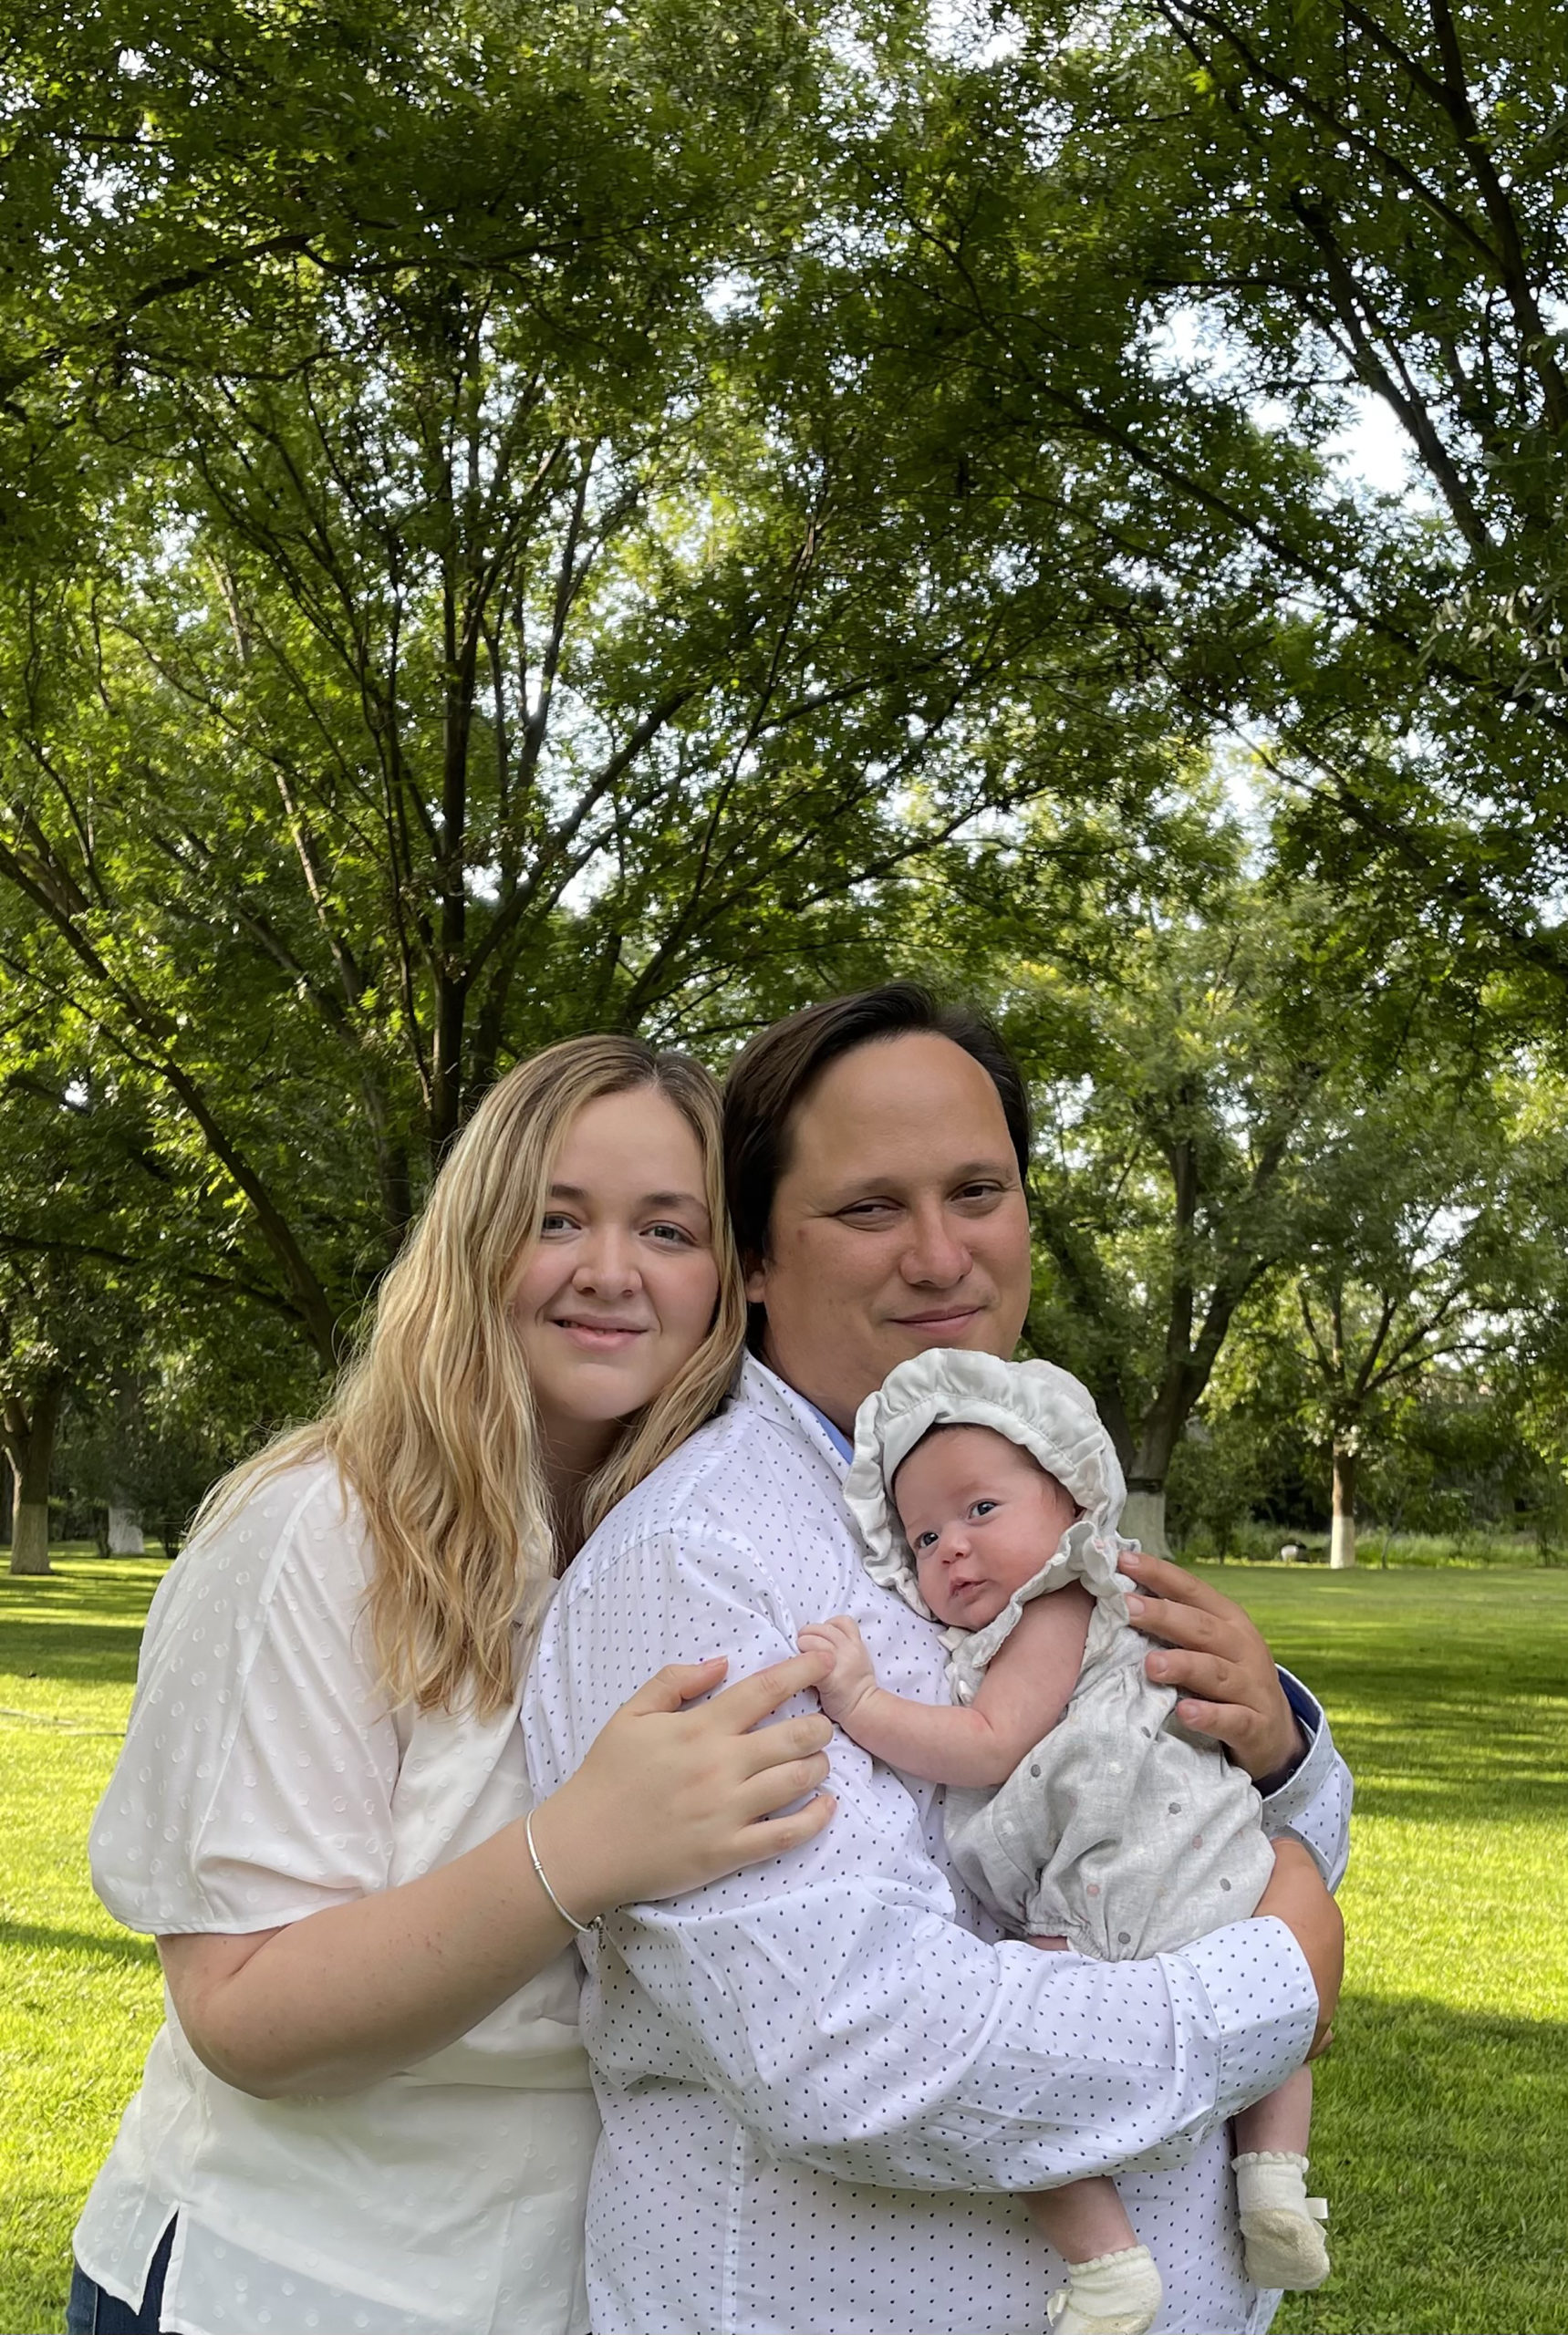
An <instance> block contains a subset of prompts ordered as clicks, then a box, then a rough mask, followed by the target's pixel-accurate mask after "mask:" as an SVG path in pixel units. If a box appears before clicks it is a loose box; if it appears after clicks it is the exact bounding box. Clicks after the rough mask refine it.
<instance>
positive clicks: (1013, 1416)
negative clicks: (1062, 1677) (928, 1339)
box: [844, 1346, 1136, 1701]
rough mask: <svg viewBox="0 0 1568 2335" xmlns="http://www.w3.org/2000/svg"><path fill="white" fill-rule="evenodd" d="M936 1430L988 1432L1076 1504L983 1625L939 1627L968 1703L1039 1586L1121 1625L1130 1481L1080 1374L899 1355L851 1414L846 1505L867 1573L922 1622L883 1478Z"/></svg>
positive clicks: (935, 1352) (956, 1355) (978, 1358)
mask: <svg viewBox="0 0 1568 2335" xmlns="http://www.w3.org/2000/svg"><path fill="white" fill-rule="evenodd" d="M933 1427H992V1428H994V1429H995V1431H996V1432H997V1434H999V1435H1005V1436H1006V1437H1008V1439H1009V1440H1010V1441H1011V1442H1013V1443H1017V1444H1021V1445H1022V1446H1023V1449H1024V1450H1025V1451H1028V1452H1030V1453H1031V1454H1032V1455H1033V1458H1036V1459H1038V1461H1039V1462H1040V1465H1041V1466H1042V1467H1043V1468H1046V1469H1047V1470H1048V1471H1049V1472H1050V1473H1051V1474H1052V1475H1053V1476H1054V1477H1055V1478H1056V1479H1057V1481H1058V1482H1059V1483H1060V1484H1061V1485H1062V1486H1063V1488H1064V1489H1065V1491H1066V1492H1067V1493H1068V1495H1069V1496H1070V1498H1071V1499H1072V1500H1073V1502H1074V1504H1075V1506H1076V1507H1077V1508H1078V1509H1079V1510H1081V1511H1082V1512H1081V1513H1080V1515H1079V1517H1078V1519H1077V1521H1076V1522H1075V1524H1073V1525H1071V1526H1069V1528H1068V1530H1067V1531H1066V1532H1065V1533H1064V1535H1063V1538H1062V1541H1061V1542H1060V1544H1059V1545H1058V1547H1057V1548H1056V1549H1054V1551H1051V1553H1050V1555H1049V1557H1048V1558H1047V1561H1046V1562H1044V1564H1043V1565H1042V1567H1041V1570H1040V1572H1038V1573H1037V1574H1035V1576H1034V1577H1033V1580H1031V1581H1029V1582H1028V1583H1025V1585H1024V1586H1023V1588H1022V1589H1021V1590H1018V1591H1016V1592H1015V1593H1014V1594H1013V1596H1012V1599H1011V1600H1010V1602H1009V1603H1008V1605H1007V1606H1006V1608H1005V1609H1004V1610H1003V1612H1002V1613H1001V1614H998V1615H997V1617H996V1619H995V1620H994V1621H993V1622H990V1623H988V1624H986V1626H985V1627H984V1629H982V1630H974V1631H968V1630H947V1631H944V1632H943V1637H944V1640H945V1642H946V1643H947V1645H949V1647H950V1648H952V1649H956V1648H959V1647H961V1648H962V1650H963V1661H962V1664H961V1670H962V1672H963V1674H964V1678H963V1684H964V1685H965V1686H969V1687H970V1693H965V1694H963V1695H962V1699H963V1700H965V1701H967V1700H969V1699H970V1696H971V1693H972V1690H973V1688H972V1684H971V1682H977V1681H978V1678H979V1676H981V1675H983V1672H984V1668H985V1665H986V1664H987V1663H988V1662H989V1661H990V1659H991V1657H992V1655H993V1654H994V1653H995V1652H996V1649H997V1647H998V1646H999V1645H1002V1641H1003V1639H1005V1638H1006V1637H1008V1636H1009V1635H1010V1634H1011V1633H1012V1630H1013V1629H1014V1628H1015V1627H1016V1625H1017V1621H1018V1616H1019V1614H1020V1612H1021V1611H1022V1609H1023V1606H1024V1605H1025V1604H1027V1603H1028V1602H1029V1600H1030V1599H1031V1598H1033V1597H1038V1596H1040V1595H1041V1594H1042V1593H1043V1592H1044V1591H1046V1590H1050V1589H1055V1588H1059V1587H1060V1586H1061V1584H1062V1583H1064V1582H1065V1581H1081V1582H1083V1583H1084V1584H1085V1588H1087V1589H1089V1590H1091V1591H1092V1592H1093V1593H1094V1595H1095V1598H1096V1603H1098V1605H1099V1606H1100V1608H1101V1612H1102V1614H1103V1615H1104V1617H1105V1619H1106V1621H1107V1622H1111V1623H1115V1624H1125V1623H1126V1621H1127V1605H1126V1603H1125V1598H1124V1589H1125V1587H1126V1584H1124V1583H1122V1582H1121V1581H1120V1580H1119V1579H1118V1577H1117V1572H1116V1566H1117V1561H1118V1559H1119V1557H1120V1554H1121V1551H1123V1549H1130V1548H1132V1547H1134V1546H1135V1545H1136V1544H1135V1543H1134V1542H1133V1541H1124V1540H1123V1539H1122V1538H1121V1535H1120V1534H1119V1533H1118V1531H1116V1523H1117V1520H1118V1519H1119V1517H1120V1515H1121V1512H1122V1503H1123V1501H1124V1500H1126V1498H1127V1484H1126V1480H1125V1479H1124V1478H1123V1475H1122V1470H1121V1463H1120V1461H1119V1460H1118V1459H1117V1458H1116V1446H1115V1445H1114V1444H1113V1443H1112V1441H1111V1438H1110V1437H1109V1435H1108V1434H1107V1433H1106V1428H1105V1427H1104V1426H1103V1425H1102V1423H1101V1419H1100V1415H1099V1413H1098V1412H1097V1411H1096V1408H1095V1406H1094V1401H1093V1398H1092V1397H1091V1396H1090V1394H1089V1390H1088V1388H1087V1387H1086V1386H1085V1385H1084V1384H1083V1382H1082V1380H1080V1379H1077V1378H1075V1377H1074V1376H1073V1375H1072V1373H1071V1372H1070V1371H1067V1370H1062V1369H1059V1368H1058V1367H1057V1365H1056V1364H1055V1363H1054V1362H1000V1361H998V1360H997V1358H996V1356H995V1355H994V1354H968V1353H965V1352H963V1351H961V1349H959V1348H957V1347H951V1346H937V1347H934V1348H933V1349H932V1350H931V1351H930V1352H929V1353H928V1354H916V1355H915V1356H914V1358H913V1359H912V1360H911V1361H909V1362H901V1363H900V1364H899V1365H898V1368H897V1369H896V1370H894V1371H892V1372H890V1373H889V1375H888V1377H887V1378H886V1379H885V1380H884V1382H883V1384H882V1385H880V1386H879V1387H878V1388H877V1392H876V1393H875V1394H874V1395H868V1396H867V1398H866V1400H865V1401H864V1402H863V1403H862V1404H861V1406H860V1408H859V1410H858V1411H857V1413H856V1417H855V1458H854V1459H853V1461H852V1463H851V1465H850V1469H849V1473H848V1475H847V1476H846V1478H845V1481H844V1498H845V1501H846V1505H847V1507H848V1510H849V1512H850V1514H851V1516H852V1517H853V1518H854V1520H855V1522H856V1525H857V1529H858V1531H859V1533H860V1537H861V1540H862V1541H863V1542H864V1544H865V1556H866V1570H867V1572H869V1574H870V1575H871V1577H872V1579H873V1580H874V1581H876V1582H879V1583H881V1585H882V1586H883V1587H884V1588H885V1589H891V1590H894V1591H896V1592H897V1593H898V1595H899V1596H900V1597H901V1598H902V1599H903V1601H904V1603H905V1604H906V1605H909V1606H911V1607H912V1608H913V1610H914V1611H915V1612H916V1613H917V1614H920V1615H922V1616H923V1618H924V1619H925V1620H927V1621H931V1620H933V1619H934V1618H935V1617H934V1616H933V1614H931V1611H930V1608H929V1606H928V1605H927V1603H926V1602H925V1599H924V1598H923V1597H922V1596H921V1595H920V1592H919V1585H918V1583H917V1581H916V1576H915V1560H914V1556H913V1554H912V1553H911V1551H910V1549H909V1542H908V1541H906V1540H905V1538H904V1532H903V1527H902V1526H901V1525H900V1523H899V1521H898V1510H897V1509H896V1508H895V1507H894V1505H893V1496H892V1485H893V1479H894V1477H895V1476H896V1475H897V1473H898V1469H899V1468H900V1467H901V1466H902V1465H903V1463H904V1461H905V1460H906V1459H907V1458H909V1454H910V1452H911V1451H912V1450H913V1449H914V1448H915V1446H916V1444H917V1443H919V1441H920V1440H921V1438H922V1437H924V1436H927V1435H929V1433H930V1431H931V1429H932V1428H933ZM1096 1635H1097V1633H1096ZM955 1683H956V1682H955Z"/></svg>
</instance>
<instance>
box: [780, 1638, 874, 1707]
mask: <svg viewBox="0 0 1568 2335" xmlns="http://www.w3.org/2000/svg"><path fill="white" fill-rule="evenodd" d="M795 1643H796V1645H798V1646H799V1647H800V1650H801V1652H802V1654H826V1655H827V1657H828V1659H829V1661H830V1662H831V1663H832V1665H833V1667H832V1669H831V1670H830V1671H829V1672H828V1674H827V1676H826V1678H819V1679H818V1681H817V1686H816V1697H817V1700H818V1702H820V1704H821V1705H822V1707H823V1709H824V1710H825V1711H826V1713H827V1716H828V1718H830V1719H832V1721H833V1722H834V1725H835V1726H836V1727H846V1726H847V1725H848V1723H849V1718H850V1714H851V1713H852V1712H853V1710H854V1708H855V1707H856V1705H857V1703H859V1702H861V1701H863V1700H864V1698H865V1697H866V1696H867V1695H874V1694H875V1693H876V1691H877V1672H876V1669H875V1668H874V1666H873V1665H872V1661H871V1656H870V1655H868V1654H867V1651H866V1641H865V1639H864V1638H863V1637H862V1636H861V1634H860V1632H859V1628H858V1627H857V1624H855V1623H854V1622H852V1621H851V1620H850V1618H849V1615H848V1614H834V1615H833V1617H832V1619H831V1620H830V1621H826V1622H808V1623H807V1624H806V1625H805V1629H804V1630H802V1632H801V1634H800V1635H799V1637H798V1638H797V1639H796V1641H795Z"/></svg>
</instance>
